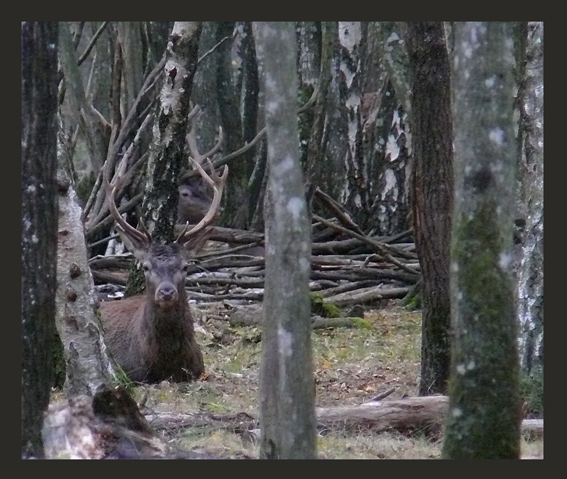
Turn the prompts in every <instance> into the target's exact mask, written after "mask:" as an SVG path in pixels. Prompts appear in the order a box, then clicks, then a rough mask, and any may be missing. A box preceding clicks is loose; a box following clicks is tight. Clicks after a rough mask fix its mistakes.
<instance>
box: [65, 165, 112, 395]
mask: <svg viewBox="0 0 567 479" xmlns="http://www.w3.org/2000/svg"><path fill="white" fill-rule="evenodd" d="M57 176H58V182H59V222H58V232H57V250H58V253H57V295H56V325H57V331H58V332H59V337H60V338H61V342H62V343H63V349H64V356H65V375H66V379H65V385H64V389H65V394H66V396H67V397H69V398H70V397H74V396H79V395H83V394H84V395H87V396H90V397H92V396H94V394H95V393H96V392H97V390H99V388H100V387H107V388H111V387H113V386H115V385H117V384H118V383H119V380H118V373H117V366H116V363H115V362H114V360H113V359H111V358H110V357H109V355H108V349H107V347H106V343H105V341H104V335H103V332H102V327H101V324H100V321H99V319H98V317H97V314H98V313H97V308H98V306H97V297H96V292H95V289H94V281H93V277H92V274H91V270H90V268H89V263H88V259H89V257H88V252H87V247H86V243H85V233H84V228H83V222H82V218H81V217H82V209H81V207H80V206H79V204H78V198H77V195H76V193H75V190H74V188H73V186H72V185H71V180H70V178H69V175H68V174H67V173H66V171H65V168H64V166H63V161H61V160H60V161H59V169H58V172H57Z"/></svg>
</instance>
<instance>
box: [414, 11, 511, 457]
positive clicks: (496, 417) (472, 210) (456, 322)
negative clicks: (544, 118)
mask: <svg viewBox="0 0 567 479" xmlns="http://www.w3.org/2000/svg"><path fill="white" fill-rule="evenodd" d="M513 26H514V25H513V23H511V22H510V23H499V22H486V23H480V22H478V23H473V22H470V23H469V22H467V23H457V24H456V25H455V58H454V88H455V91H454V98H455V102H454V118H455V173H456V174H455V177H456V184H455V192H456V194H455V210H454V217H453V233H452V234H453V237H452V243H451V301H452V328H453V332H454V339H453V345H452V355H451V376H450V377H451V379H450V384H449V413H448V419H447V424H446V431H445V439H444V443H443V452H442V455H443V457H444V458H447V459H518V458H519V457H520V424H521V408H520V395H519V360H518V345H517V341H518V328H517V318H516V307H515V303H514V298H515V291H514V288H515V286H514V277H513V261H512V218H513V212H514V207H515V204H514V198H515V191H516V185H515V171H516V142H515V134H514V120H513V100H514V77H513V72H514V66H515V65H514V51H513V45H514V36H513ZM414 113H415V110H414Z"/></svg>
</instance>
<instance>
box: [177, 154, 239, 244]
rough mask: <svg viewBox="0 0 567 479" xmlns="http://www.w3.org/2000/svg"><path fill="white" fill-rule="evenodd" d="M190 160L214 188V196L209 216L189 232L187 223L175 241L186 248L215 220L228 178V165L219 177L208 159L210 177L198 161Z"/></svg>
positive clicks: (208, 212)
mask: <svg viewBox="0 0 567 479" xmlns="http://www.w3.org/2000/svg"><path fill="white" fill-rule="evenodd" d="M190 160H191V162H192V163H193V165H194V166H195V168H197V170H198V171H199V173H200V175H201V177H202V178H203V179H204V180H205V181H206V182H207V183H208V184H209V185H210V186H211V187H212V188H213V191H214V195H213V201H212V202H211V206H210V207H209V211H207V214H206V215H205V216H204V218H203V219H202V220H201V221H199V223H197V224H196V225H195V226H193V227H192V228H191V229H190V230H189V231H188V228H189V223H188V222H187V224H186V225H185V227H184V228H183V230H182V231H181V233H180V234H179V236H178V237H177V239H176V240H175V241H176V242H177V243H182V244H183V245H184V246H185V245H187V243H189V241H190V239H191V238H192V237H194V236H195V235H196V234H197V233H199V232H200V231H202V230H203V229H204V228H206V227H207V226H209V225H210V224H211V223H212V222H213V220H214V219H215V217H216V215H217V212H218V208H219V206H220V201H221V198H222V192H223V189H224V185H225V183H226V179H227V178H228V165H224V168H223V172H222V174H221V175H220V176H219V175H218V173H217V172H216V171H215V169H214V168H213V164H212V163H211V160H210V159H208V158H207V163H208V166H209V168H210V170H211V174H210V176H209V175H208V174H207V173H206V171H205V170H204V169H203V167H202V166H201V165H200V164H199V163H198V162H197V161H195V159H193V158H190Z"/></svg>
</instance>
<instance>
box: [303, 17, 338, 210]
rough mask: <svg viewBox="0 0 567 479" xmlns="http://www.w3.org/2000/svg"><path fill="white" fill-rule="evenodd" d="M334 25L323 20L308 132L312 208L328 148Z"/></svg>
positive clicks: (308, 167)
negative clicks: (318, 65) (326, 133)
mask: <svg viewBox="0 0 567 479" xmlns="http://www.w3.org/2000/svg"><path fill="white" fill-rule="evenodd" d="M337 28H338V27H337V23H336V22H324V23H323V24H322V25H321V31H322V41H321V44H322V45H321V69H320V73H319V81H318V85H317V87H318V90H317V98H316V100H315V106H314V111H313V126H312V127H311V134H310V136H309V143H308V147H307V160H306V165H305V171H306V183H307V186H306V190H307V204H308V205H309V208H311V202H312V199H313V195H314V193H315V189H316V188H317V187H318V186H320V185H321V181H322V175H323V171H324V168H323V159H324V158H325V151H326V148H327V138H326V137H325V129H326V128H325V124H326V117H327V111H328V98H327V95H328V94H329V91H330V86H331V81H332V79H333V78H332V74H331V65H332V61H333V55H334V50H335V42H336V41H337V35H338V30H337Z"/></svg>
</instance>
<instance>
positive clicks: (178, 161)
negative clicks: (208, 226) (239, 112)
mask: <svg viewBox="0 0 567 479" xmlns="http://www.w3.org/2000/svg"><path fill="white" fill-rule="evenodd" d="M201 30H202V23H201V22H175V24H174V25H173V29H172V31H171V34H170V36H169V41H168V43H167V50H166V63H165V67H164V74H165V75H164V76H165V79H164V83H163V86H162V90H161V94H160V98H159V106H158V112H157V113H156V119H155V121H154V131H153V142H152V145H151V148H150V158H149V159H148V166H147V169H146V172H145V175H146V183H145V195H144V200H143V202H142V220H143V221H144V224H145V226H146V228H147V229H148V231H149V232H150V233H151V234H152V238H153V239H154V240H155V241H157V242H164V243H165V242H172V241H173V240H174V225H175V222H176V219H177V204H178V190H177V185H178V180H179V176H180V173H181V170H182V167H183V166H184V165H185V164H187V159H186V156H185V151H186V138H185V137H186V135H187V124H188V121H187V119H188V115H189V112H190V108H189V99H190V98H191V90H192V86H193V77H194V75H195V71H196V69H197V61H198V58H197V55H198V49H199V37H200V35H201ZM142 285H143V276H142V274H141V271H140V270H139V269H136V268H134V269H132V271H131V272H130V275H129V278H128V285H127V287H126V295H128V296H130V295H133V294H136V293H138V292H139V291H140V289H141V286H142Z"/></svg>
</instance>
